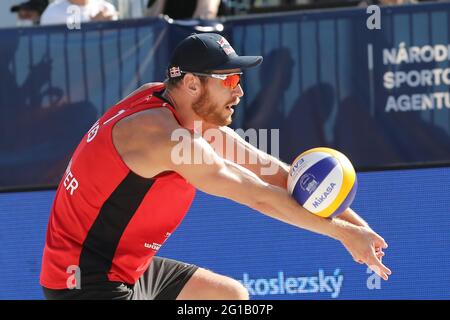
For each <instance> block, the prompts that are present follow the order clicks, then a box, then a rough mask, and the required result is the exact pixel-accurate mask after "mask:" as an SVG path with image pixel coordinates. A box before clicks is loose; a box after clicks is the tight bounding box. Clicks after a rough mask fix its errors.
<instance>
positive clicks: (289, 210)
mask: <svg viewBox="0 0 450 320" xmlns="http://www.w3.org/2000/svg"><path fill="white" fill-rule="evenodd" d="M264 193H265V194H264V195H262V196H263V197H264V200H263V201H261V202H259V203H258V204H257V207H256V208H255V209H256V210H258V211H260V212H262V213H264V214H266V215H268V216H270V217H272V218H275V219H277V220H280V221H283V222H285V223H288V224H291V225H294V226H296V227H299V228H302V229H306V230H309V231H311V232H315V233H318V234H322V235H326V236H329V237H331V238H333V239H336V240H342V239H343V238H345V237H346V236H347V231H348V228H351V226H350V225H349V223H347V222H346V221H344V220H342V219H324V218H321V217H318V216H315V215H313V214H312V213H310V212H308V211H307V210H306V209H304V208H303V207H301V206H300V205H299V204H298V203H297V202H296V201H295V200H294V199H293V198H292V197H291V196H290V195H289V194H288V193H287V192H286V190H284V189H282V188H279V187H276V186H272V185H270V186H268V187H267V188H265V192H264Z"/></svg>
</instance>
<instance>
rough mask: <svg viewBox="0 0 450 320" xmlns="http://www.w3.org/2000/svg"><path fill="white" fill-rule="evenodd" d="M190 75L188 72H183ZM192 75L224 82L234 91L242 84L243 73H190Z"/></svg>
mask: <svg viewBox="0 0 450 320" xmlns="http://www.w3.org/2000/svg"><path fill="white" fill-rule="evenodd" d="M183 73H188V72H183ZM189 73H192V74H195V75H197V76H202V77H210V78H215V79H220V80H222V84H223V85H224V86H225V87H227V88H230V89H234V88H236V87H237V86H238V84H239V83H240V82H241V75H242V72H235V73H226V74H218V73H200V72H189Z"/></svg>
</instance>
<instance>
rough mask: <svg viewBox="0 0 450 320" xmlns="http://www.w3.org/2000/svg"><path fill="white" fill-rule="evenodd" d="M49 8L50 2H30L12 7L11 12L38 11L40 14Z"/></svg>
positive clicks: (42, 0) (37, 0) (33, 0)
mask: <svg viewBox="0 0 450 320" xmlns="http://www.w3.org/2000/svg"><path fill="white" fill-rule="evenodd" d="M47 6H48V0H29V1H25V2H22V3H20V4H18V5H15V6H12V7H11V9H10V11H11V12H18V11H19V10H30V11H37V12H39V14H42V12H44V10H45V8H46V7H47Z"/></svg>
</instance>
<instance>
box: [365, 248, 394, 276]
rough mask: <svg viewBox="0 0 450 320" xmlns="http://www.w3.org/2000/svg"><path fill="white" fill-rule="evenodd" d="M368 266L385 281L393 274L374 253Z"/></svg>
mask: <svg viewBox="0 0 450 320" xmlns="http://www.w3.org/2000/svg"><path fill="white" fill-rule="evenodd" d="M367 265H368V266H369V268H370V269H372V270H373V271H374V272H375V273H377V274H378V275H379V276H380V277H382V278H383V279H384V280H387V279H388V277H389V275H391V274H392V271H391V270H390V269H389V268H388V267H386V266H385V265H384V264H383V263H382V262H381V261H380V259H378V258H377V257H376V255H375V252H372V254H371V256H370V258H369V261H368V263H367Z"/></svg>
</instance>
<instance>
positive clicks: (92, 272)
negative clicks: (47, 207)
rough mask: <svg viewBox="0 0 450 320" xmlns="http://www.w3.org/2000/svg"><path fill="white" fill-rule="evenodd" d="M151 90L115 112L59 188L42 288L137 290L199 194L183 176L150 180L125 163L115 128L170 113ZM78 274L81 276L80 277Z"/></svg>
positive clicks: (86, 141) (83, 146) (96, 129)
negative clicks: (99, 285)
mask: <svg viewBox="0 0 450 320" xmlns="http://www.w3.org/2000/svg"><path fill="white" fill-rule="evenodd" d="M163 89H164V85H163V84H156V85H155V86H153V87H150V88H147V89H144V90H142V91H140V92H138V93H136V94H134V95H132V96H130V97H129V98H126V99H125V100H123V101H121V102H120V103H118V104H117V105H115V106H113V107H112V108H111V109H109V110H108V111H107V112H106V113H105V114H104V115H103V116H102V117H101V118H100V119H99V120H98V121H97V122H96V123H95V124H94V125H93V126H92V128H91V129H90V130H89V131H88V132H87V133H86V135H85V136H84V137H83V139H82V141H81V142H80V144H79V145H78V147H77V148H76V150H75V152H74V154H73V156H72V159H71V161H70V163H69V165H68V167H67V169H66V172H65V174H64V176H63V178H62V180H61V182H60V184H59V186H58V189H57V191H56V195H55V199H54V202H53V206H52V209H51V214H50V218H49V223H48V228H47V235H46V242H45V247H44V253H43V257H42V270H41V277H40V282H41V285H42V286H44V287H47V288H50V289H66V288H68V287H69V286H74V285H75V283H73V281H74V279H76V281H80V282H81V285H82V284H83V283H90V282H98V281H120V282H124V283H127V284H134V283H135V282H136V281H137V279H138V278H139V277H140V276H141V275H142V274H143V273H144V271H145V270H146V269H147V267H148V266H149V264H150V262H151V260H152V257H153V256H154V255H155V253H156V252H157V251H158V249H159V248H160V247H161V245H162V244H163V243H164V242H165V241H166V239H167V238H168V237H169V236H170V234H171V233H172V232H173V231H174V230H175V229H176V228H177V226H178V225H179V224H180V222H181V220H182V219H183V218H184V216H185V214H186V212H187V211H188V209H189V207H190V205H191V203H192V200H193V199H194V195H195V188H194V187H193V186H192V185H191V184H189V183H188V182H187V181H186V180H185V179H184V178H183V177H181V176H180V175H179V174H177V173H175V172H167V173H164V174H161V175H158V176H156V177H155V178H151V179H147V178H143V177H141V176H139V175H137V174H135V173H134V172H132V171H131V170H130V169H129V168H128V167H127V165H126V164H125V163H124V162H123V161H122V159H121V157H120V155H119V154H118V152H117V151H116V149H115V147H114V145H113V142H112V128H113V127H114V124H116V123H117V122H118V121H120V120H121V119H123V118H124V117H127V116H130V115H131V114H134V113H136V112H139V111H142V110H146V109H150V108H161V107H165V108H168V109H169V110H170V111H172V113H173V115H174V117H175V118H176V119H177V121H178V118H177V115H176V112H175V110H174V109H173V108H172V107H171V106H170V105H169V104H168V103H167V102H165V101H164V100H163V99H161V98H160V97H158V96H155V93H157V92H160V91H162V90H163ZM74 273H77V275H78V276H79V277H74Z"/></svg>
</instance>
